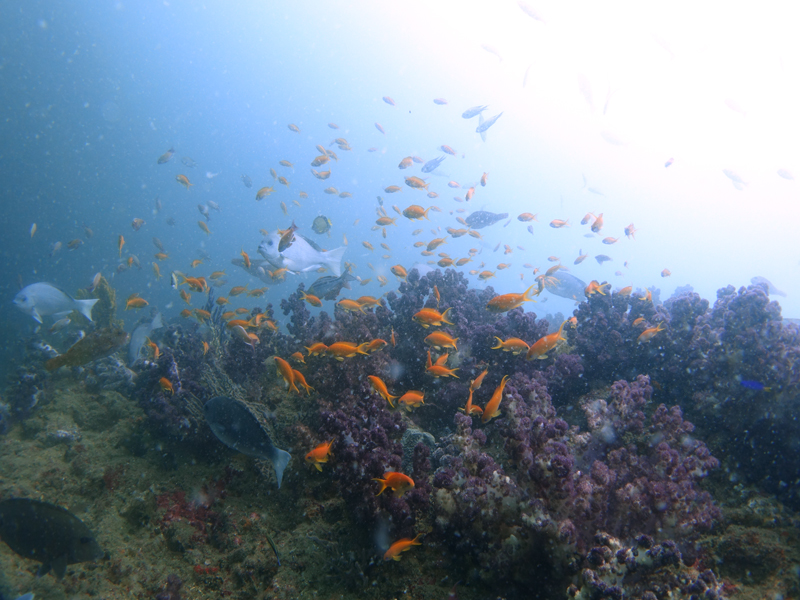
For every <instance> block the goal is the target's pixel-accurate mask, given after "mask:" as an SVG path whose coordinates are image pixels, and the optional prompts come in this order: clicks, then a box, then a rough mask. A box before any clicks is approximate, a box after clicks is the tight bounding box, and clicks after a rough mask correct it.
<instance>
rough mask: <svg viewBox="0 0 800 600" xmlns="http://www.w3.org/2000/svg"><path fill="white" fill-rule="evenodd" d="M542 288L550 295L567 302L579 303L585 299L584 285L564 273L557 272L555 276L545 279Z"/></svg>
mask: <svg viewBox="0 0 800 600" xmlns="http://www.w3.org/2000/svg"><path fill="white" fill-rule="evenodd" d="M544 287H545V289H546V290H547V291H548V292H550V293H551V294H555V295H556V296H561V297H562V298H567V299H569V300H578V301H581V300H584V299H585V298H586V293H585V291H584V290H585V289H586V283H585V282H583V281H581V280H580V279H578V278H577V277H575V276H574V275H570V274H569V273H567V272H566V271H557V272H556V273H555V275H551V276H549V277H545V278H544Z"/></svg>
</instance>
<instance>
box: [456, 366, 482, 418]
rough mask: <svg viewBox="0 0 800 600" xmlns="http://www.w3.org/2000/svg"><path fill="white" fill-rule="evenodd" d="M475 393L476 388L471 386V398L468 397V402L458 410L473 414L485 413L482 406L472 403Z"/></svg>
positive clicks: (469, 414)
mask: <svg viewBox="0 0 800 600" xmlns="http://www.w3.org/2000/svg"><path fill="white" fill-rule="evenodd" d="M485 373H486V372H485V371H484V374H485ZM474 393H475V390H474V389H472V386H470V388H469V398H467V404H466V405H465V406H464V408H459V409H458V410H461V411H463V412H464V414H465V415H468V416H472V415H473V414H475V415H480V414H483V409H482V408H481V407H480V406H478V405H476V404H472V394H474Z"/></svg>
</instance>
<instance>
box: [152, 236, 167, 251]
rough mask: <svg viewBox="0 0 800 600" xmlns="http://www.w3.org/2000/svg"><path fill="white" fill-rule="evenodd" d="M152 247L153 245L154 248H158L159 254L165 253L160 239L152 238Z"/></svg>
mask: <svg viewBox="0 0 800 600" xmlns="http://www.w3.org/2000/svg"><path fill="white" fill-rule="evenodd" d="M153 245H154V246H155V247H156V248H158V249H159V251H160V252H166V250H164V244H162V243H161V240H160V239H158V238H157V237H154V238H153Z"/></svg>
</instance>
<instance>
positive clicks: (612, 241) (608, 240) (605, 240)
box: [603, 237, 619, 246]
mask: <svg viewBox="0 0 800 600" xmlns="http://www.w3.org/2000/svg"><path fill="white" fill-rule="evenodd" d="M618 241H619V238H613V237H607V238H603V243H604V244H607V245H609V246H610V245H611V244H616V243H617V242H618Z"/></svg>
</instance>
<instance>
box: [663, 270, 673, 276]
mask: <svg viewBox="0 0 800 600" xmlns="http://www.w3.org/2000/svg"><path fill="white" fill-rule="evenodd" d="M670 275H672V273H671V272H670V270H669V269H664V270H663V271H661V276H662V277H669V276H670Z"/></svg>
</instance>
